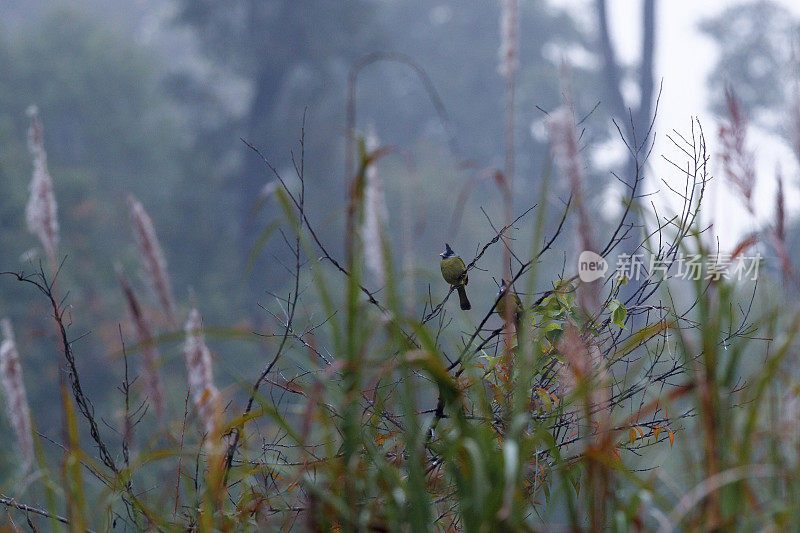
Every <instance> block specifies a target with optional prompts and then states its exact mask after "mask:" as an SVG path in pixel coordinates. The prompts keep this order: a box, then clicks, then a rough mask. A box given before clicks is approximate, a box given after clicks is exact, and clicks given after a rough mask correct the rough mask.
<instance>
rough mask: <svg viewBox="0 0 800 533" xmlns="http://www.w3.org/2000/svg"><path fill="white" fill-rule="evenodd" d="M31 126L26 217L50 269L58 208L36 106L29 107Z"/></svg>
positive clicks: (54, 252)
mask: <svg viewBox="0 0 800 533" xmlns="http://www.w3.org/2000/svg"><path fill="white" fill-rule="evenodd" d="M28 115H29V116H30V117H31V125H30V127H29V128H28V149H29V150H30V152H31V154H32V155H33V175H32V177H31V183H30V191H31V196H30V198H29V199H28V205H27V206H26V207H25V217H26V219H27V222H28V231H30V232H31V233H33V234H34V235H36V236H37V237H38V238H39V242H41V243H42V247H43V248H44V251H45V254H46V255H47V259H48V260H49V261H50V265H51V266H55V265H56V264H57V256H58V242H59V228H58V205H57V204H56V197H55V193H54V192H53V180H52V179H51V178H50V172H48V170H47V152H46V151H45V149H44V138H43V129H42V122H41V120H39V110H38V109H37V108H36V106H31V107H30V108H28Z"/></svg>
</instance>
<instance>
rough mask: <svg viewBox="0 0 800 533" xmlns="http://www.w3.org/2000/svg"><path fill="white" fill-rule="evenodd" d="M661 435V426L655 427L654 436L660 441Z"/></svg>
mask: <svg viewBox="0 0 800 533" xmlns="http://www.w3.org/2000/svg"><path fill="white" fill-rule="evenodd" d="M659 433H661V426H655V427H653V436H654V437H655V438H656V440H658V434H659Z"/></svg>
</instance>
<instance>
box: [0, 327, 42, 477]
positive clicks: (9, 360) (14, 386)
mask: <svg viewBox="0 0 800 533" xmlns="http://www.w3.org/2000/svg"><path fill="white" fill-rule="evenodd" d="M0 329H2V333H3V342H2V343H0V382H2V384H3V390H4V391H5V396H6V408H7V410H8V417H9V418H10V419H11V426H12V427H13V428H14V433H16V436H17V444H18V446H19V452H20V456H21V459H22V461H21V462H22V466H23V470H27V469H28V467H29V466H30V465H31V464H32V463H33V457H34V456H33V433H32V431H31V414H30V408H29V407H28V396H27V394H26V393H25V383H24V382H23V381H22V365H20V362H19V353H18V352H17V345H16V343H15V342H14V332H13V330H12V329H11V321H10V320H9V319H7V318H4V319H3V320H0Z"/></svg>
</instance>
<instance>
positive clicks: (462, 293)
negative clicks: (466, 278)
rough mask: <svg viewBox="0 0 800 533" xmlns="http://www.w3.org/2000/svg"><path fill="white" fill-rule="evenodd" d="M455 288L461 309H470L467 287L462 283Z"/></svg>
mask: <svg viewBox="0 0 800 533" xmlns="http://www.w3.org/2000/svg"><path fill="white" fill-rule="evenodd" d="M456 290H457V291H458V302H459V303H460V304H461V309H463V310H464V311H469V310H470V309H472V304H470V303H469V298H467V289H465V288H464V286H463V285H462V286H460V287H457V288H456Z"/></svg>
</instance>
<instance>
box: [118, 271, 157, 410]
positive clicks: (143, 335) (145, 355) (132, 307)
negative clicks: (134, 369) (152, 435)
mask: <svg viewBox="0 0 800 533" xmlns="http://www.w3.org/2000/svg"><path fill="white" fill-rule="evenodd" d="M117 278H118V279H119V284H120V286H121V287H122V292H123V294H124V295H125V302H126V303H127V304H128V312H129V313H130V315H131V320H132V321H133V326H134V329H135V330H136V342H138V343H139V344H140V345H141V347H142V374H144V376H145V379H144V386H145V391H146V392H145V394H146V396H147V398H148V400H149V401H150V403H151V404H152V405H153V407H154V408H155V410H156V416H157V417H158V419H159V420H161V421H163V420H164V386H163V384H162V382H161V374H160V373H159V371H158V360H159V357H160V356H159V353H158V349H156V347H155V346H154V345H153V333H152V331H151V329H150V324H148V322H147V318H146V317H145V315H144V311H143V310H142V308H141V306H140V305H139V300H138V298H136V293H134V292H133V287H132V286H131V283H130V281H129V280H128V277H127V276H126V275H125V272H123V270H122V268H120V267H117Z"/></svg>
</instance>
